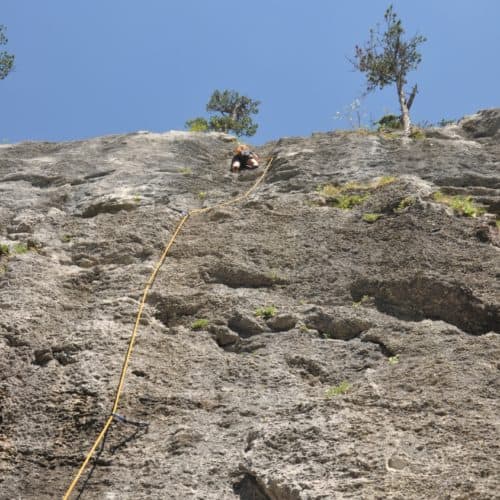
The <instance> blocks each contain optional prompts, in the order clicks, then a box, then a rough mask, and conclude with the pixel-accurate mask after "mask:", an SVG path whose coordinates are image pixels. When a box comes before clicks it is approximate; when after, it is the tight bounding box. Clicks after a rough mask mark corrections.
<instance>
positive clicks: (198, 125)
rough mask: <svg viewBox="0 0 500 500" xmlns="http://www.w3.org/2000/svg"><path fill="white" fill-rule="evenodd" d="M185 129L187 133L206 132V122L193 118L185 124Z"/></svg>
mask: <svg viewBox="0 0 500 500" xmlns="http://www.w3.org/2000/svg"><path fill="white" fill-rule="evenodd" d="M186 128H187V129H188V130H189V132H206V131H207V130H208V122H207V120H205V118H193V119H192V120H188V121H187V122H186Z"/></svg>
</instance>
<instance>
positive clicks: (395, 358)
mask: <svg viewBox="0 0 500 500" xmlns="http://www.w3.org/2000/svg"><path fill="white" fill-rule="evenodd" d="M387 361H388V362H389V364H390V365H397V364H398V363H399V354H396V355H395V356H390V357H389V358H387Z"/></svg>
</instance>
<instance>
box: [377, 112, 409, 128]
mask: <svg viewBox="0 0 500 500" xmlns="http://www.w3.org/2000/svg"><path fill="white" fill-rule="evenodd" d="M374 125H377V130H379V131H380V130H401V129H402V128H403V126H402V125H401V119H400V117H399V116H397V115H384V116H383V117H382V118H380V120H379V121H377V122H375V123H374Z"/></svg>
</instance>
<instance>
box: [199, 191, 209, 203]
mask: <svg viewBox="0 0 500 500" xmlns="http://www.w3.org/2000/svg"><path fill="white" fill-rule="evenodd" d="M206 197H207V192H206V191H199V192H198V199H199V200H200V201H204V200H205V199H206Z"/></svg>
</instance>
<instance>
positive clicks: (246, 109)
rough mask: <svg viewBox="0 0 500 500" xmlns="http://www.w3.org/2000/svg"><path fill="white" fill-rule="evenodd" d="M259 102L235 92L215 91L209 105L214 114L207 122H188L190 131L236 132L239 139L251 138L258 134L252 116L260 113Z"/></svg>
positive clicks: (208, 107)
mask: <svg viewBox="0 0 500 500" xmlns="http://www.w3.org/2000/svg"><path fill="white" fill-rule="evenodd" d="M259 104H260V102H259V101H254V100H252V99H250V98H249V97H246V96H243V95H240V94H239V93H238V92H236V91H234V90H224V91H220V90H215V91H214V93H213V94H212V96H211V97H210V100H209V101H208V104H207V111H208V112H209V113H218V114H212V116H210V118H209V119H208V120H207V119H205V118H202V117H198V118H193V119H192V120H188V121H187V122H186V127H187V128H188V129H189V130H193V131H196V130H215V131H218V132H226V133H227V132H234V133H235V134H236V135H237V136H238V137H239V136H242V135H245V136H251V135H254V134H255V132H257V127H258V125H257V124H256V123H254V122H253V120H252V117H251V116H250V115H253V114H257V113H258V112H259Z"/></svg>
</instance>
